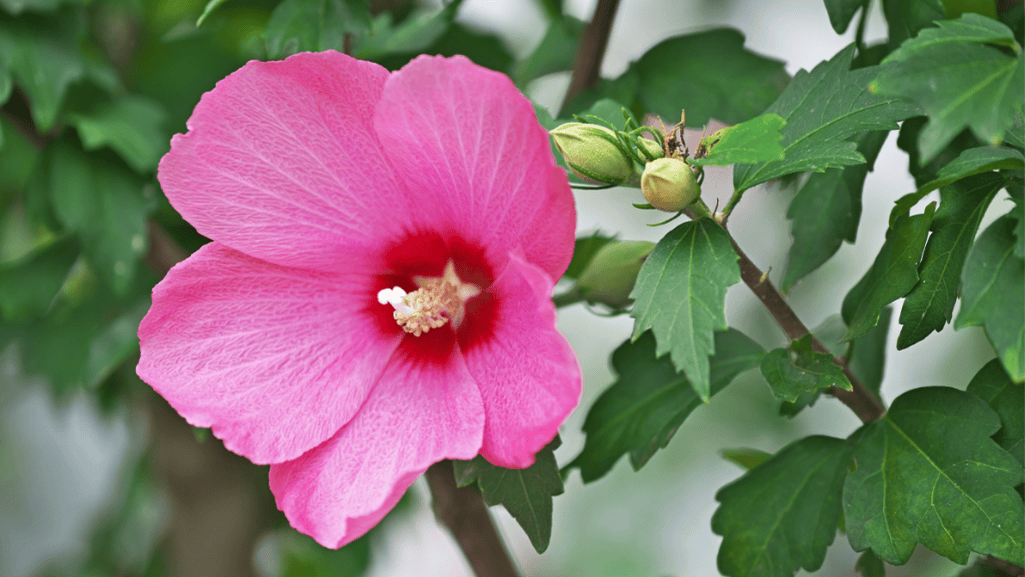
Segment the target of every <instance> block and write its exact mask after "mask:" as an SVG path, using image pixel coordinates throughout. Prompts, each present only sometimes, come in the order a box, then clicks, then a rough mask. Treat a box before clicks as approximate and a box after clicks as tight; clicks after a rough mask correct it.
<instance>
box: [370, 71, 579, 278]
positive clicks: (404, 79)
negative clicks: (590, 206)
mask: <svg viewBox="0 0 1025 577" xmlns="http://www.w3.org/2000/svg"><path fill="white" fill-rule="evenodd" d="M374 126H375V128H376V130H377V134H378V136H379V138H380V139H381V140H382V141H383V142H387V143H388V144H387V146H386V147H385V151H386V153H387V154H388V157H389V158H390V159H391V161H392V164H393V166H394V167H395V170H396V172H397V173H398V175H399V178H400V179H401V180H402V181H403V182H404V183H405V184H406V186H407V187H409V190H410V193H411V194H412V195H413V196H414V197H415V198H416V199H417V203H416V205H415V208H414V209H413V211H412V212H410V213H408V214H404V215H402V216H401V217H399V218H402V219H403V220H404V221H407V222H409V223H410V225H411V228H413V229H416V228H418V227H423V228H428V229H433V230H437V231H438V232H440V233H441V234H442V235H445V236H448V235H449V234H452V233H453V232H455V233H458V234H459V235H460V236H461V237H463V238H465V239H466V240H467V241H468V242H470V243H472V244H476V245H478V246H480V247H482V248H484V249H485V250H486V251H487V253H488V255H489V259H490V260H491V261H492V262H493V263H494V264H495V266H496V268H498V269H499V270H500V269H502V268H504V267H505V261H506V260H507V258H508V254H509V251H510V250H514V249H516V248H517V247H521V248H522V250H523V253H524V255H525V257H526V259H527V260H528V261H529V262H531V263H534V264H536V265H537V266H539V267H541V268H542V269H543V270H545V271H546V272H547V273H548V274H549V275H550V276H551V277H552V278H555V279H557V278H559V277H561V276H562V273H563V272H564V271H565V270H566V267H567V266H568V265H569V261H570V257H571V256H572V252H573V232H574V227H575V225H576V213H575V210H574V208H573V196H572V192H571V191H570V188H569V184H568V183H567V181H566V175H565V173H564V172H563V171H562V169H561V168H558V167H557V166H556V165H555V161H554V159H553V158H552V154H551V147H550V145H549V143H548V134H547V133H546V132H545V130H544V129H543V128H542V127H541V126H540V125H539V124H538V123H537V118H536V116H535V115H534V109H533V107H532V106H531V104H530V101H529V100H527V99H526V98H525V97H524V96H523V95H522V94H520V93H519V91H518V90H516V87H515V86H514V85H513V83H512V82H511V81H510V80H509V79H508V78H507V77H506V76H504V75H502V74H499V73H498V72H493V71H491V70H487V69H485V68H481V67H480V66H477V65H475V64H473V63H472V62H470V61H469V60H468V59H466V58H465V57H462V56H456V57H454V58H440V57H428V56H420V57H418V58H416V59H415V60H413V61H412V62H410V63H409V64H407V65H406V66H404V67H403V68H402V70H400V71H398V72H395V73H393V74H392V75H391V77H390V78H388V81H387V83H386V84H385V88H384V92H383V93H382V95H381V102H380V104H379V105H378V107H377V111H376V115H375V117H374Z"/></svg>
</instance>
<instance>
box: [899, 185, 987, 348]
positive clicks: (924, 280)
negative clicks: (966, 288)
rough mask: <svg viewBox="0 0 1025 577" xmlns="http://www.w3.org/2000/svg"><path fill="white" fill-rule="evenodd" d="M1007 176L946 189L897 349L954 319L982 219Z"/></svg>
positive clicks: (906, 301) (903, 312) (905, 312)
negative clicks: (958, 295) (967, 262)
mask: <svg viewBox="0 0 1025 577" xmlns="http://www.w3.org/2000/svg"><path fill="white" fill-rule="evenodd" d="M1003 185H1004V179H1003V178H1002V177H1000V176H999V175H997V174H980V175H977V176H974V177H972V178H970V179H967V180H962V181H958V182H956V183H954V184H953V185H951V186H948V187H946V188H944V189H943V190H942V191H940V207H939V209H938V210H937V211H936V217H935V218H934V219H933V221H932V225H931V227H930V228H931V230H932V234H931V235H930V236H929V242H928V243H926V245H925V254H924V255H922V264H921V266H920V267H919V273H918V275H919V278H920V279H921V280H920V281H919V282H918V284H916V285H915V287H914V288H913V289H911V292H909V293H908V295H907V298H906V299H904V306H903V307H902V308H901V310H900V324H901V325H903V327H902V328H901V330H900V335H899V336H898V337H897V348H898V349H906V348H908V347H910V346H911V345H913V344H915V343H917V342H918V341H920V340H922V339H924V338H925V337H927V336H929V334H930V333H932V332H933V331H939V330H942V329H943V326H944V325H945V324H947V323H948V322H950V320H951V319H952V318H953V313H954V303H955V302H956V301H957V292H958V288H959V287H960V285H961V269H962V268H963V267H964V263H965V257H967V256H968V249H969V248H971V246H972V242H973V241H974V240H975V233H976V232H978V230H979V222H980V221H981V220H982V215H983V214H985V213H986V208H987V207H989V203H990V201H991V200H993V197H994V196H995V195H996V193H997V191H998V190H1000V189H1001V188H1002V187H1003Z"/></svg>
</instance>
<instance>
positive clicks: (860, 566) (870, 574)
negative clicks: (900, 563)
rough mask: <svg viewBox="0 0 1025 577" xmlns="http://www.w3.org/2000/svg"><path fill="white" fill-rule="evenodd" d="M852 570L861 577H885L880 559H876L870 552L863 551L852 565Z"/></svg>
mask: <svg viewBox="0 0 1025 577" xmlns="http://www.w3.org/2000/svg"><path fill="white" fill-rule="evenodd" d="M854 570H855V571H857V572H858V574H859V575H861V577H886V566H885V565H883V561H882V559H880V558H879V557H876V556H875V554H874V553H872V551H865V552H864V553H862V554H861V556H860V557H858V562H857V563H855V564H854Z"/></svg>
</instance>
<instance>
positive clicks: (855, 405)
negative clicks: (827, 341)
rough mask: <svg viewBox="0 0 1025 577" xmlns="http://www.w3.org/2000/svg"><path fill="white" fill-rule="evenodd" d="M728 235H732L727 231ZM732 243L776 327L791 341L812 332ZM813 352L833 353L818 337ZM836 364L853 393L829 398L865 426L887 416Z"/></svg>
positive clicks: (743, 273) (835, 391) (857, 381)
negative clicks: (842, 405)
mask: <svg viewBox="0 0 1025 577" xmlns="http://www.w3.org/2000/svg"><path fill="white" fill-rule="evenodd" d="M723 230H725V229H723ZM728 233H729V231H727V234H728ZM730 242H731V243H732V244H733V250H735V251H736V252H737V256H739V257H740V278H741V279H743V281H744V284H746V285H747V286H748V288H750V289H751V291H752V292H754V293H755V296H757V297H758V299H759V300H761V301H762V304H763V305H765V308H766V309H768V310H769V313H770V314H771V315H772V318H774V319H776V323H777V324H779V326H780V328H781V329H783V332H784V333H786V335H787V338H789V339H790V340H796V339H799V338H801V337H803V336H804V335H806V334H808V333H809V332H811V331H809V330H808V327H806V326H804V323H802V322H801V319H799V318H797V313H795V312H794V309H792V308H790V305H789V304H787V301H785V300H783V295H781V294H779V291H778V290H776V287H775V286H773V285H772V281H770V280H769V279H768V278H767V277H765V276H764V275H763V274H762V271H760V270H758V267H757V266H755V264H754V263H753V262H751V259H749V258H748V257H747V255H746V254H744V251H743V250H741V249H740V246H739V245H737V241H735V240H733V235H730ZM812 348H813V349H814V350H816V351H818V352H820V353H829V349H827V348H826V346H825V345H823V344H822V341H820V340H819V339H818V338H816V337H814V336H813V337H812ZM830 354H832V353H830ZM833 363H835V364H836V365H838V366H840V367H841V368H843V373H844V375H845V376H846V377H847V380H849V381H850V382H851V385H852V386H853V390H851V391H845V390H843V389H840V388H838V387H830V388H829V389H828V391H829V394H831V395H833V396H834V397H836V398H837V399H839V400H840V402H842V403H843V404H845V405H847V406H848V407H850V409H851V410H852V411H854V414H855V415H857V416H858V418H859V419H861V421H862V422H863V423H871V422H872V421H875V420H878V419H879V417H881V416H883V413H885V412H886V407H884V406H883V404H882V403H881V402H880V401H879V399H878V398H876V396H875V395H874V394H872V392H871V391H869V390H868V389H867V388H865V385H863V384H862V383H861V380H860V379H858V377H856V376H854V373H852V372H851V371H850V369H849V368H848V367H847V364H846V363H844V362H843V359H841V358H834V359H833Z"/></svg>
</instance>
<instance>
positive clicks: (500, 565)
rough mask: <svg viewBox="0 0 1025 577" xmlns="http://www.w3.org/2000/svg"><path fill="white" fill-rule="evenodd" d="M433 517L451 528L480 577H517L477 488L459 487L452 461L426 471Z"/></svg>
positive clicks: (472, 567) (471, 565)
mask: <svg viewBox="0 0 1025 577" xmlns="http://www.w3.org/2000/svg"><path fill="white" fill-rule="evenodd" d="M427 484H428V485H429V486H430V487H431V494H432V495H433V496H434V514H435V515H436V516H437V517H438V520H439V521H441V522H442V523H444V524H445V526H446V527H448V530H449V531H451V532H452V536H453V537H454V538H455V540H456V542H457V543H459V548H460V549H462V550H463V555H464V556H466V560H467V561H469V562H470V568H471V569H473V573H474V574H475V575H476V576H477V577H518V575H519V573H518V572H517V571H516V568H515V567H514V566H513V563H512V560H511V559H510V558H509V553H508V551H506V550H505V545H504V544H503V543H502V539H501V537H499V536H498V531H497V530H496V529H495V524H494V522H493V521H492V520H491V515H490V514H489V513H488V508H487V506H486V505H485V504H484V499H483V498H482V497H481V494H480V491H478V490H477V489H476V487H472V486H471V487H463V488H459V487H457V486H456V480H455V475H454V472H453V469H452V462H451V461H442V462H440V463H435V464H433V465H431V467H430V468H429V469H427Z"/></svg>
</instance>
